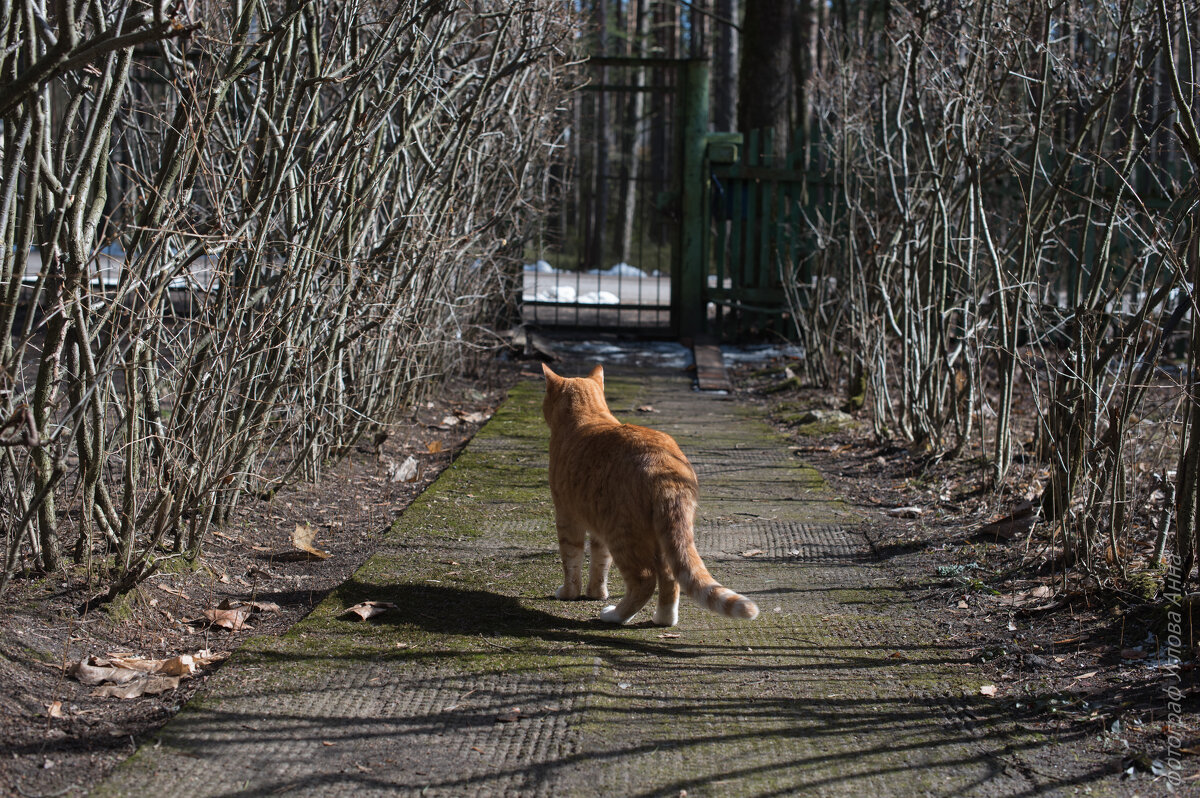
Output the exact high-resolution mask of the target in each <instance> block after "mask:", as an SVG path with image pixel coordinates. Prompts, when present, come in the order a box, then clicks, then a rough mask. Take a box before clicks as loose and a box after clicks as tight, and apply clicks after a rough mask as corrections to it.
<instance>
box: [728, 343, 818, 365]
mask: <svg viewBox="0 0 1200 798" xmlns="http://www.w3.org/2000/svg"><path fill="white" fill-rule="evenodd" d="M721 355H722V357H724V358H725V362H726V363H759V362H764V361H767V360H772V359H774V358H777V357H793V358H801V359H803V358H804V347H802V346H800V345H799V344H755V345H753V346H727V345H722V346H721Z"/></svg>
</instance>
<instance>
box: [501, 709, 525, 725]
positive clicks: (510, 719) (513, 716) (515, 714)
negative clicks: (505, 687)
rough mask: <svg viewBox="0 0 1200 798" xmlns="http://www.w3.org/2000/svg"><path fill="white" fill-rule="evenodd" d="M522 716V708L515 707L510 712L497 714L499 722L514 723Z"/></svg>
mask: <svg viewBox="0 0 1200 798" xmlns="http://www.w3.org/2000/svg"><path fill="white" fill-rule="evenodd" d="M520 718H521V708H520V707H513V708H512V709H510V710H509V711H508V712H505V713H503V714H502V715H497V716H496V722H497V723H514V722H516V721H517V720H520Z"/></svg>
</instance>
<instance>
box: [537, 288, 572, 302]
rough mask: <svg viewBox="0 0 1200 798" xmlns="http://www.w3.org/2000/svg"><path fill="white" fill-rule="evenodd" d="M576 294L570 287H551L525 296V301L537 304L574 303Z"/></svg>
mask: <svg viewBox="0 0 1200 798" xmlns="http://www.w3.org/2000/svg"><path fill="white" fill-rule="evenodd" d="M575 297H576V294H575V287H574V286H570V285H551V286H547V287H546V288H543V289H541V290H539V291H538V292H537V293H536V294H533V295H530V294H525V296H524V298H525V299H534V300H537V301H538V302H574V301H576V300H575Z"/></svg>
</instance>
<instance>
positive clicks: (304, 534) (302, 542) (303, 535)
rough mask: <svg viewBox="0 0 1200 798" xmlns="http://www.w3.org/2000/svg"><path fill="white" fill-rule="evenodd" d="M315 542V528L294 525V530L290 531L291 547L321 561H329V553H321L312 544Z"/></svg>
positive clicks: (305, 525) (306, 525)
mask: <svg viewBox="0 0 1200 798" xmlns="http://www.w3.org/2000/svg"><path fill="white" fill-rule="evenodd" d="M316 540H317V530H316V528H315V527H312V526H309V525H308V524H296V528H295V530H293V531H292V545H293V546H295V547H296V548H297V549H299V550H300V551H306V552H308V553H309V554H311V555H312V556H314V557H318V558H320V559H322V560H326V559H329V552H327V551H321V550H320V549H318V548H317V547H316V546H314V545H313V544H314V543H315V542H316Z"/></svg>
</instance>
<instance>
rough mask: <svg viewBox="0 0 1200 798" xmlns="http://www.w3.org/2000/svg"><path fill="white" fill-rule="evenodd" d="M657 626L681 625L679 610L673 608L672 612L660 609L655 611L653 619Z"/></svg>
mask: <svg viewBox="0 0 1200 798" xmlns="http://www.w3.org/2000/svg"><path fill="white" fill-rule="evenodd" d="M652 620H653V621H654V623H655V624H656V625H657V626H674V625H675V624H677V623H679V610H678V609H676V608H675V607H672V608H671V609H670V610H664V609H663V608H662V607H659V608H658V609H656V610H655V611H654V618H653V619H652Z"/></svg>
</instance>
